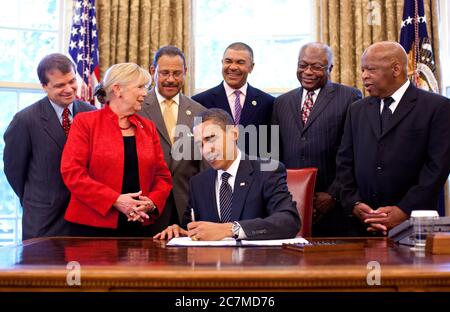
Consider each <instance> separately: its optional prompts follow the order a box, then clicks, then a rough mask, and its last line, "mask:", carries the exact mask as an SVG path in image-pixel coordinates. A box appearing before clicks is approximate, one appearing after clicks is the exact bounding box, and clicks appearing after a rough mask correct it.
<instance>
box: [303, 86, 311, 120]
mask: <svg viewBox="0 0 450 312" xmlns="http://www.w3.org/2000/svg"><path fill="white" fill-rule="evenodd" d="M313 95H314V91H308V93H307V94H306V99H305V102H304V103H303V106H302V120H303V124H304V125H306V122H307V121H308V117H309V115H310V114H311V110H312V108H313V105H314V101H313Z"/></svg>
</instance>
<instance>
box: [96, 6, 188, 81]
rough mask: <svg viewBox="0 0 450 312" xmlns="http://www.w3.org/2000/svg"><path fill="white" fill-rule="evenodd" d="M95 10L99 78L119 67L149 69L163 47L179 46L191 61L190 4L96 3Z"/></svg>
mask: <svg viewBox="0 0 450 312" xmlns="http://www.w3.org/2000/svg"><path fill="white" fill-rule="evenodd" d="M96 8H97V25H98V36H99V37H98V39H99V54H100V77H103V74H104V73H105V71H106V69H107V68H108V67H109V66H111V65H113V64H116V63H122V62H134V63H137V64H139V65H140V66H142V67H144V68H146V69H148V68H149V66H150V64H151V62H152V61H153V56H154V53H155V52H156V50H158V48H160V47H161V46H164V45H174V46H177V47H178V48H179V49H181V50H182V51H183V52H184V53H185V56H186V61H188V60H190V57H191V56H190V53H189V46H190V38H191V28H190V27H189V25H190V16H191V1H190V0H97V3H96ZM185 87H187V88H189V86H185Z"/></svg>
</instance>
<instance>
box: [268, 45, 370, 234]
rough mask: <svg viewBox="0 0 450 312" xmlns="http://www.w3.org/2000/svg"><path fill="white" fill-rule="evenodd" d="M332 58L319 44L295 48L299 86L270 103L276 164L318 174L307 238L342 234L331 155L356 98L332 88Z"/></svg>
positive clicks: (342, 89)
mask: <svg viewBox="0 0 450 312" xmlns="http://www.w3.org/2000/svg"><path fill="white" fill-rule="evenodd" d="M332 68H333V55H332V52H331V49H330V47H329V46H327V45H325V44H323V43H308V44H306V45H304V46H303V47H302V48H301V49H300V54H299V58H298V66H297V78H298V80H299V82H300V84H301V87H299V88H297V89H294V90H291V91H289V92H288V93H286V94H283V95H281V96H280V97H278V98H277V99H276V100H275V103H274V110H273V114H272V124H274V125H279V127H280V160H281V161H282V162H283V163H284V164H285V165H286V168H288V169H299V168H306V167H316V168H318V169H319V171H318V176H317V182H316V188H315V196H314V210H313V211H314V214H313V228H312V231H313V236H338V235H343V234H345V233H344V231H345V223H344V220H345V219H344V216H343V215H342V209H340V206H339V203H338V202H337V200H338V195H339V194H338V193H339V189H338V186H337V185H336V184H335V183H333V181H334V179H335V175H336V153H337V150H338V148H339V145H340V142H341V137H342V134H343V129H344V123H345V117H346V113H347V108H348V106H349V105H350V104H351V103H352V102H354V101H356V100H358V99H361V92H360V91H359V90H357V89H355V88H351V87H347V86H344V85H341V84H337V83H332V82H331V81H330V74H331V70H332Z"/></svg>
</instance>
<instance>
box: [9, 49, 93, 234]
mask: <svg viewBox="0 0 450 312" xmlns="http://www.w3.org/2000/svg"><path fill="white" fill-rule="evenodd" d="M37 74H38V77H39V81H40V82H41V85H42V88H43V89H44V91H45V92H46V93H47V96H46V97H44V98H42V99H41V100H39V101H38V102H36V103H34V104H32V105H30V106H28V107H27V108H25V109H23V110H21V111H20V112H18V113H17V114H16V115H15V116H14V119H13V120H12V121H11V123H10V124H9V126H8V128H7V129H6V132H5V136H4V138H5V150H4V153H3V162H4V170H5V175H6V178H7V179H8V182H9V183H10V184H11V187H12V188H13V190H14V192H15V193H16V194H17V196H18V197H19V200H20V204H21V205H22V207H23V217H22V238H23V239H24V240H25V239H30V238H33V237H43V236H66V235H69V234H70V233H71V226H70V223H68V222H66V221H65V220H64V213H65V212H66V208H67V205H68V204H69V199H70V193H69V190H68V189H67V187H66V186H65V185H64V182H63V180H62V177H61V173H60V171H59V168H60V164H61V155H62V151H63V148H64V145H65V144H66V140H67V135H68V133H69V131H70V125H71V123H72V121H73V118H74V117H75V115H76V114H78V113H81V112H86V111H91V110H95V106H93V105H90V104H87V103H83V102H80V101H77V100H76V99H75V97H76V94H77V89H78V85H77V79H76V76H75V65H74V64H73V63H72V61H71V60H70V59H69V58H68V57H66V56H65V55H63V54H59V53H54V54H49V55H47V56H45V57H44V58H43V59H42V60H41V61H40V62H39V65H38V68H37Z"/></svg>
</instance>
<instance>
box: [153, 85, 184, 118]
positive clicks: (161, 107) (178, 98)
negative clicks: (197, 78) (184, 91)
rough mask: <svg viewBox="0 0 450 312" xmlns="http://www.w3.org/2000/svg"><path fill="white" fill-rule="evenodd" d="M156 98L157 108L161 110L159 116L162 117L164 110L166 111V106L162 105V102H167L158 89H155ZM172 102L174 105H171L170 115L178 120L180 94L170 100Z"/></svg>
mask: <svg viewBox="0 0 450 312" xmlns="http://www.w3.org/2000/svg"><path fill="white" fill-rule="evenodd" d="M155 93H156V98H157V99H158V103H159V108H160V109H161V114H162V115H164V110H165V109H166V104H165V103H163V102H164V100H167V99H166V98H165V97H163V96H162V95H161V94H160V93H159V92H158V88H155ZM172 101H173V102H174V104H175V105H174V104H172V113H173V114H174V117H175V120H178V108H179V107H180V93H177V95H175V96H174V97H173V98H172Z"/></svg>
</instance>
